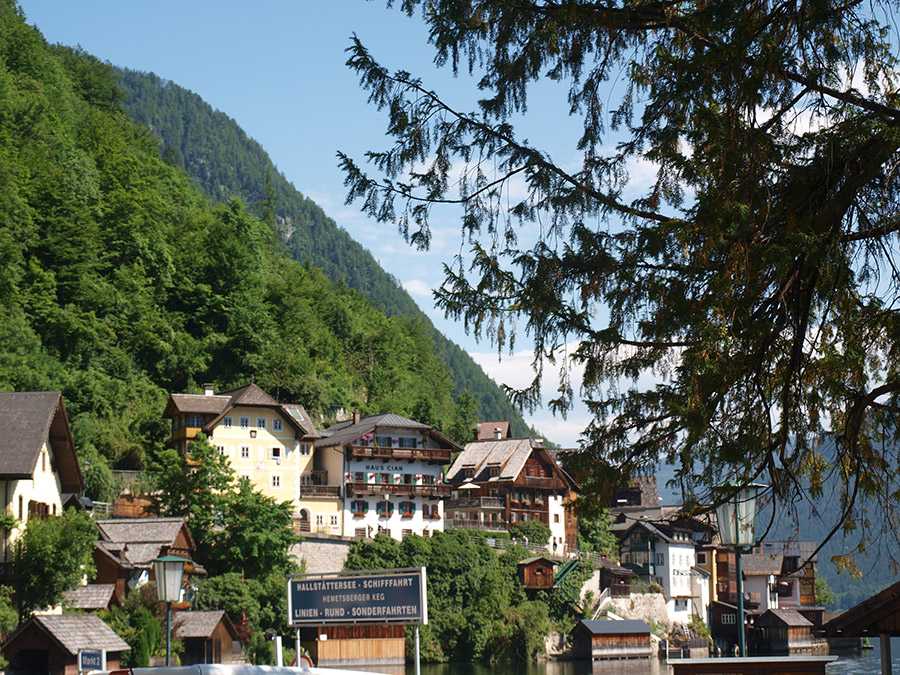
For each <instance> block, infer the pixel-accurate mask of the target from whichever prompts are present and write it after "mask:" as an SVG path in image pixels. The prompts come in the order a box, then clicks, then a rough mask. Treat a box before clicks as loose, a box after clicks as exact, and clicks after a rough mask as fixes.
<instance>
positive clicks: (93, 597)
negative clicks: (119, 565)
mask: <svg viewBox="0 0 900 675" xmlns="http://www.w3.org/2000/svg"><path fill="white" fill-rule="evenodd" d="M115 590H116V585H115V584H88V585H87V586H79V587H78V588H75V589H73V590H71V591H66V593H65V600H64V602H63V604H64V605H65V606H66V607H67V608H69V609H106V608H107V607H109V603H110V601H111V600H112V598H113V593H114V592H115Z"/></svg>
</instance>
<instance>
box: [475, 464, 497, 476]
mask: <svg viewBox="0 0 900 675" xmlns="http://www.w3.org/2000/svg"><path fill="white" fill-rule="evenodd" d="M473 473H474V472H473ZM490 474H491V477H495V476H499V475H500V467H499V466H492V467H491V468H490Z"/></svg>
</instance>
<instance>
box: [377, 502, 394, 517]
mask: <svg viewBox="0 0 900 675" xmlns="http://www.w3.org/2000/svg"><path fill="white" fill-rule="evenodd" d="M375 513H377V514H378V515H379V516H382V515H385V514H386V515H389V516H390V515H392V514H393V513H394V504H393V502H378V504H377V505H376V506H375Z"/></svg>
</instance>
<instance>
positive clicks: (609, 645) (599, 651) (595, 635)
mask: <svg viewBox="0 0 900 675" xmlns="http://www.w3.org/2000/svg"><path fill="white" fill-rule="evenodd" d="M572 652H573V654H574V656H575V658H579V659H592V660H598V659H633V658H646V657H648V656H651V655H652V653H653V650H652V648H651V646H650V626H648V625H647V624H646V623H644V622H643V621H641V620H639V619H625V620H622V621H607V620H590V619H582V621H581V622H580V623H579V624H578V625H577V626H575V628H574V629H573V631H572Z"/></svg>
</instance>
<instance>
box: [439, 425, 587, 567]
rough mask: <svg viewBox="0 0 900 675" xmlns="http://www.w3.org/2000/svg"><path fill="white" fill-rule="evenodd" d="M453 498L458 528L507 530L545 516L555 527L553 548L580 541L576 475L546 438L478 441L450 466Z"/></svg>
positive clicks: (452, 518) (451, 516) (451, 511)
mask: <svg viewBox="0 0 900 675" xmlns="http://www.w3.org/2000/svg"><path fill="white" fill-rule="evenodd" d="M447 482H448V483H449V484H450V485H451V487H452V488H453V491H454V494H453V498H452V499H451V500H450V501H448V503H447V514H448V515H447V518H448V521H449V522H451V523H452V527H454V528H467V529H478V530H506V529H508V528H509V527H510V526H511V525H514V524H515V523H520V522H525V521H528V520H540V521H542V522H544V523H546V524H547V525H548V526H549V527H550V534H551V539H550V541H551V543H550V545H549V546H550V548H551V550H552V551H553V552H555V553H557V552H558V553H562V552H563V551H564V550H565V548H566V547H569V548H573V549H574V548H576V547H577V544H578V521H577V519H576V517H575V515H574V514H573V513H572V512H571V510H570V509H568V508H566V506H567V504H569V503H570V502H572V501H574V500H575V499H576V497H577V490H578V486H577V484H576V483H575V481H574V480H573V479H572V478H571V477H570V476H569V475H568V474H567V473H566V472H565V471H563V469H562V468H560V466H559V465H558V464H557V463H556V462H555V461H554V460H553V458H552V457H551V456H550V453H549V452H548V451H547V448H545V447H544V446H543V444H542V443H541V442H540V441H537V440H535V439H531V438H491V439H489V440H482V441H472V442H471V443H468V444H467V445H466V447H465V449H464V450H463V452H462V453H461V454H460V455H459V456H458V457H457V458H456V461H454V462H453V465H452V466H451V467H450V470H449V471H448V472H447Z"/></svg>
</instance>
